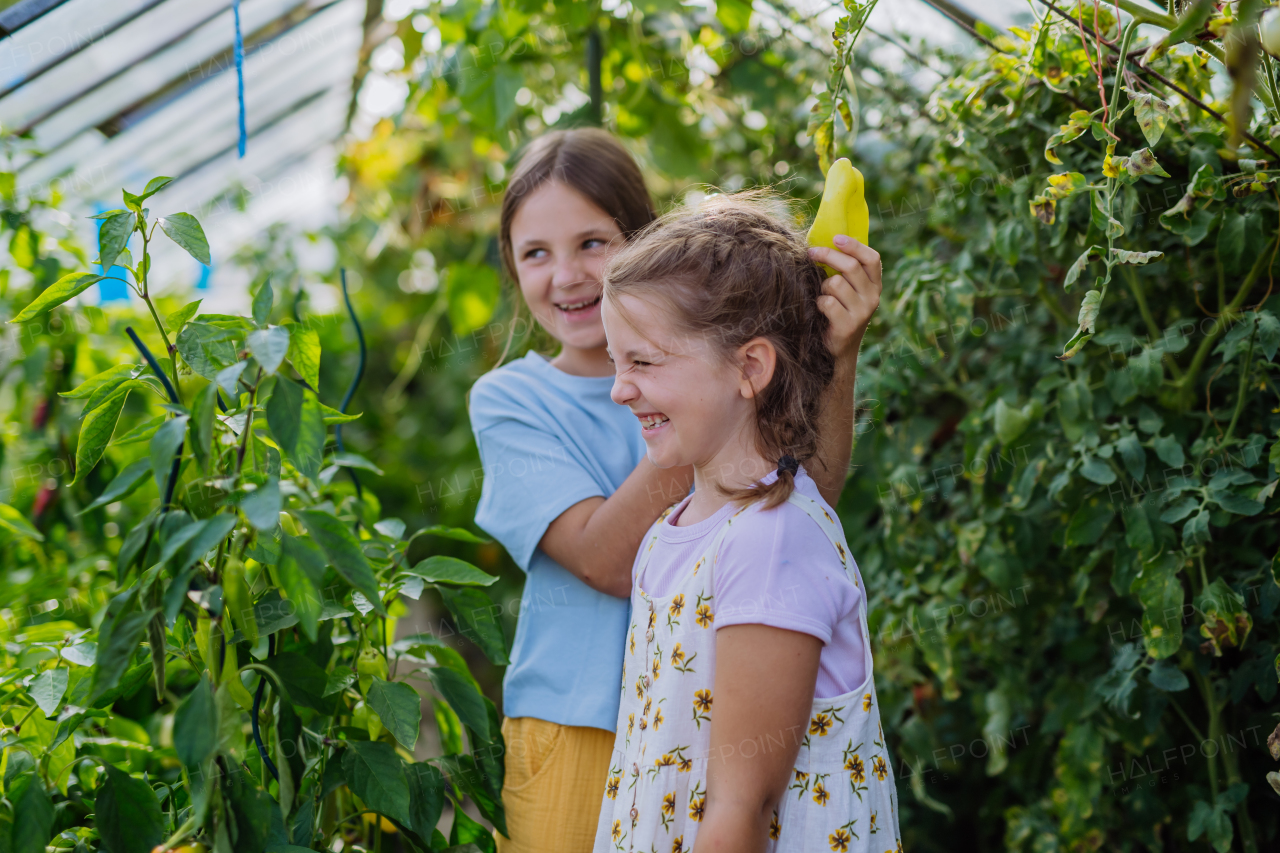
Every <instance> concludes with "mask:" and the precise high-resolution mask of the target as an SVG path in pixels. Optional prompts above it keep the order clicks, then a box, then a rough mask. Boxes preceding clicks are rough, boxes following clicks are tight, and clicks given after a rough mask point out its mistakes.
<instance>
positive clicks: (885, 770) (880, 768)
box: [871, 755, 889, 782]
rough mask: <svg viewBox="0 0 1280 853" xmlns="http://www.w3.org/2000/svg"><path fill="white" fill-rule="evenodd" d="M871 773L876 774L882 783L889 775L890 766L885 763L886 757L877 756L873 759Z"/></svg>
mask: <svg viewBox="0 0 1280 853" xmlns="http://www.w3.org/2000/svg"><path fill="white" fill-rule="evenodd" d="M871 772H872V773H874V774H876V778H877V779H879V780H880V781H881V782H883V781H884V777H886V776H888V775H889V766H888V765H887V764H885V763H884V756H881V755H877V756H876V757H875V758H873V759H871Z"/></svg>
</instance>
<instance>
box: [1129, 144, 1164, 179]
mask: <svg viewBox="0 0 1280 853" xmlns="http://www.w3.org/2000/svg"><path fill="white" fill-rule="evenodd" d="M1124 163H1125V170H1126V171H1127V172H1128V174H1129V175H1130V176H1131V177H1134V178H1140V177H1142V176H1143V175H1159V176H1160V177H1162V178H1167V177H1169V173H1168V172H1166V171H1165V170H1164V167H1163V166H1161V165H1160V163H1159V161H1157V160H1156V155H1154V154H1152V153H1151V149H1150V148H1139V149H1138V150H1137V151H1135V152H1133V153H1132V154H1130V155H1129V156H1128V157H1126V158H1124Z"/></svg>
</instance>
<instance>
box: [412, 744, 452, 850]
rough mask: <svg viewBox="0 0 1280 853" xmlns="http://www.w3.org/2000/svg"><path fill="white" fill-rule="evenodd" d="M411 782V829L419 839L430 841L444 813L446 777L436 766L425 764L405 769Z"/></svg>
mask: <svg viewBox="0 0 1280 853" xmlns="http://www.w3.org/2000/svg"><path fill="white" fill-rule="evenodd" d="M405 774H406V775H407V777H408V781H409V815H410V817H411V818H412V820H411V821H410V823H409V826H410V828H411V829H412V830H413V831H414V832H415V833H416V834H417V835H418V837H419V838H421V839H424V840H429V839H430V838H431V834H432V833H433V832H434V831H435V828H436V824H437V823H439V822H440V813H441V812H442V811H444V800H445V781H444V776H443V775H441V773H440V771H439V770H437V769H436V768H435V766H433V765H431V764H428V763H426V762H425V761H423V762H418V763H415V764H410V765H408V766H407V767H405Z"/></svg>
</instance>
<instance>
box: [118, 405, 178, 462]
mask: <svg viewBox="0 0 1280 853" xmlns="http://www.w3.org/2000/svg"><path fill="white" fill-rule="evenodd" d="M165 420H166V418H165V416H164V415H156V416H155V417H154V418H148V419H147V420H145V421H143V422H142V423H140V424H138V425H137V426H136V427H134V428H133V429H131V430H129V431H128V432H126V433H125V434H124V435H121V436H117V437H116V439H115V441H113V442H111V446H112V447H121V446H123V445H126V444H133V443H135V442H139V441H150V440H151V437H152V436H153V435H155V434H156V430H158V429H159V428H160V424H162V423H164V422H165ZM149 464H150V463H149V462H148V465H149Z"/></svg>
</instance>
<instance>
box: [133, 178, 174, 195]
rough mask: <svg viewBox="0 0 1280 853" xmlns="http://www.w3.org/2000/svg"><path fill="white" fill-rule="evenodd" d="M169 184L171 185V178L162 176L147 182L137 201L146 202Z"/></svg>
mask: <svg viewBox="0 0 1280 853" xmlns="http://www.w3.org/2000/svg"><path fill="white" fill-rule="evenodd" d="M171 183H173V178H166V177H164V176H160V177H155V178H152V179H151V180H149V181H147V187H146V189H144V190H143V191H142V195H140V196H138V201H146V200H147V199H149V198H151V197H152V196H153V195H155V194H156V193H158V192H160V190H162V189H164V188H165V187H167V186H169V184H171Z"/></svg>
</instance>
